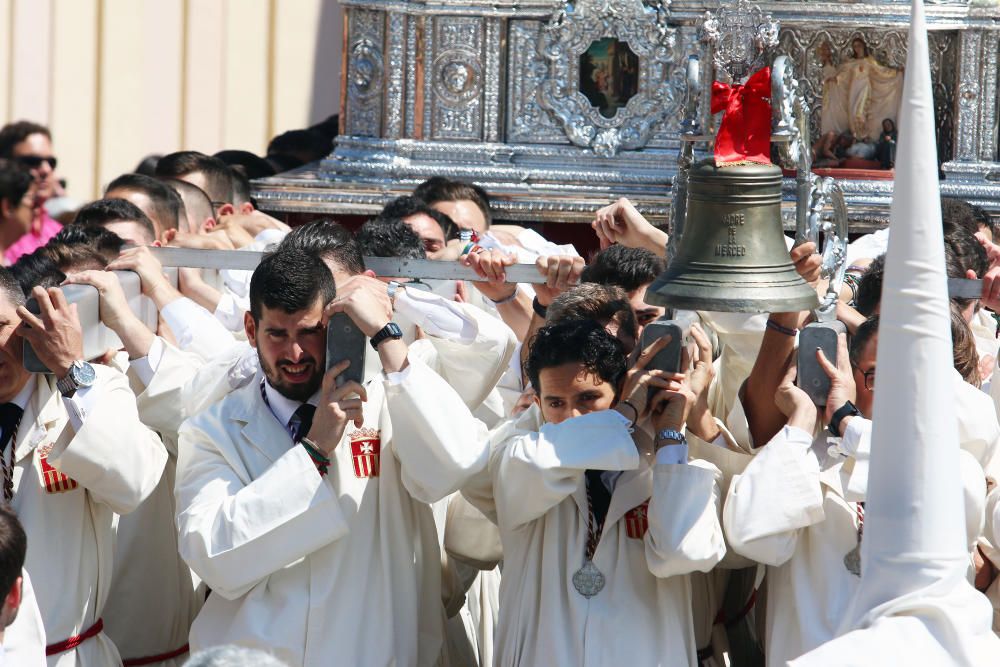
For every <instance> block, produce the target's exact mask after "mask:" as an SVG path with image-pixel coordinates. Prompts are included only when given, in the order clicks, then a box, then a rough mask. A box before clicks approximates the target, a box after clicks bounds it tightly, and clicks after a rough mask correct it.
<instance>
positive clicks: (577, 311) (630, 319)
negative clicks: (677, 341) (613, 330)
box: [545, 283, 639, 339]
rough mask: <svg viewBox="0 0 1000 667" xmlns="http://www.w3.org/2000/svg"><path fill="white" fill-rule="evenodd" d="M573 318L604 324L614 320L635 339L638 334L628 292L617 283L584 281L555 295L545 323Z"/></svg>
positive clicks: (624, 331) (552, 323) (557, 322)
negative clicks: (602, 283)
mask: <svg viewBox="0 0 1000 667" xmlns="http://www.w3.org/2000/svg"><path fill="white" fill-rule="evenodd" d="M573 320H591V321H593V322H597V323H598V324H600V325H601V326H607V325H608V324H610V323H611V322H614V323H616V324H617V325H618V329H619V330H620V331H621V332H622V333H624V334H627V335H629V336H631V337H632V338H633V339H635V338H638V336H639V324H638V323H637V322H636V320H635V311H633V310H632V304H630V303H629V301H628V295H627V294H625V290H623V289H622V288H621V287H616V286H614V285H598V284H596V283H581V284H580V285H575V286H574V287H570V288H569V289H568V290H566V291H565V292H563V293H562V294H560V295H559V296H557V297H556V298H555V299H553V300H552V303H551V304H550V305H549V308H548V312H547V313H546V316H545V323H546V324H547V325H549V326H552V325H554V324H560V323H562V322H570V321H573Z"/></svg>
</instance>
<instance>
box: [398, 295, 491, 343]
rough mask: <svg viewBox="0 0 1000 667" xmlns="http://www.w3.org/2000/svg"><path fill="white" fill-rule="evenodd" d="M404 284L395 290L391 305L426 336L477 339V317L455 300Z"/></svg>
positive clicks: (449, 338)
mask: <svg viewBox="0 0 1000 667" xmlns="http://www.w3.org/2000/svg"><path fill="white" fill-rule="evenodd" d="M403 287H404V289H402V290H401V291H399V292H398V293H397V294H396V299H395V303H394V304H393V307H394V309H395V310H396V312H398V313H399V314H401V315H403V316H404V317H406V318H408V319H409V320H411V321H413V323H414V324H416V325H417V326H419V327H420V328H421V329H423V330H424V332H425V333H427V335H428V336H433V337H435V338H442V339H444V340H452V341H455V342H458V343H465V344H468V343H471V342H473V341H474V340H475V339H476V331H477V326H476V321H475V320H474V319H473V318H471V317H469V316H468V315H466V314H465V313H464V312H463V311H462V308H461V306H459V305H458V304H457V303H454V302H452V301H448V300H447V299H445V298H444V297H442V296H439V295H437V294H434V293H432V292H425V291H423V290H418V289H405V287H406V286H405V285H404V286H403Z"/></svg>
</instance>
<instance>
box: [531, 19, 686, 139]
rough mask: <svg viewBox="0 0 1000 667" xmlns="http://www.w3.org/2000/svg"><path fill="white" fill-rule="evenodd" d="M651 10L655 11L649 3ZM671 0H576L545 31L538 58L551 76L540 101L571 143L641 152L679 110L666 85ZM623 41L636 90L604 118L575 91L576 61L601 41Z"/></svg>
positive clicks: (671, 41) (671, 54)
mask: <svg viewBox="0 0 1000 667" xmlns="http://www.w3.org/2000/svg"><path fill="white" fill-rule="evenodd" d="M650 5H652V6H650ZM668 10H669V0H654V1H653V2H648V3H647V2H643V0H580V1H579V2H576V3H571V2H567V3H566V4H565V5H563V6H562V7H560V8H559V9H558V10H557V11H556V12H555V14H554V15H553V16H552V18H551V19H550V21H549V23H548V25H547V26H546V27H545V28H544V29H543V30H542V33H541V37H540V42H539V46H538V51H539V53H540V54H541V55H542V56H543V57H544V58H545V60H546V61H547V63H548V72H547V75H546V77H545V79H544V80H543V81H542V83H541V84H540V85H539V87H538V102H539V104H540V106H541V107H542V108H543V109H545V110H547V111H548V112H549V113H550V114H552V116H553V117H554V118H555V119H556V120H557V121H558V123H559V125H560V126H561V127H562V129H563V131H564V132H565V133H566V136H567V138H568V139H569V140H570V141H571V142H572V143H573V144H575V145H577V146H582V147H585V148H590V149H592V150H593V151H594V153H595V154H597V155H599V156H601V157H612V156H614V155H616V154H618V153H619V152H620V151H622V150H634V149H637V148H642V147H643V146H645V145H646V143H647V142H648V141H649V139H650V136H651V135H652V133H653V130H654V129H655V127H656V126H657V125H658V124H659V123H660V122H661V121H662V120H663V119H664V118H666V117H667V116H668V115H669V114H671V113H673V112H674V111H675V110H676V107H677V102H676V100H675V95H674V92H673V89H672V87H671V86H669V85H667V84H668V79H669V76H670V65H671V64H672V62H673V59H674V39H675V37H674V29H673V28H670V27H668V26H667V18H668ZM607 38H612V39H616V40H619V41H620V42H625V43H626V44H627V46H628V49H629V50H631V51H632V52H633V53H634V54H635V55H636V56H638V59H639V68H638V69H639V71H638V86H637V92H636V93H635V94H634V95H631V97H630V98H629V99H628V101H627V102H626V103H625V104H624V106H621V107H619V108H617V110H616V112H615V114H614V115H613V116H612V117H611V118H607V117H605V116H603V115H602V114H601V112H600V111H599V110H598V109H597V108H596V107H595V106H593V105H592V104H591V102H590V101H589V100H588V98H587V97H586V96H585V95H584V94H583V93H582V92H581V91H580V57H581V55H583V54H584V53H585V52H587V50H588V49H590V48H591V45H592V44H593V43H594V42H596V41H598V40H601V39H607Z"/></svg>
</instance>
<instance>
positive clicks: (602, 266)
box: [580, 244, 667, 333]
mask: <svg viewBox="0 0 1000 667" xmlns="http://www.w3.org/2000/svg"><path fill="white" fill-rule="evenodd" d="M666 265H667V263H666V261H665V260H664V259H663V258H662V257H659V256H657V255H655V254H654V253H652V252H650V251H649V250H644V249H643V248H626V247H625V246H623V245H618V244H615V245H613V246H611V247H610V248H607V249H605V250H602V251H601V252H599V253H597V255H595V256H594V259H593V260H592V261H591V263H590V264H588V265H587V267H586V268H585V269H584V270H583V274H582V275H581V276H580V280H581V281H583V282H585V283H598V284H600V285H615V286H617V287H621V288H622V289H623V290H625V292H626V293H627V294H628V298H629V301H630V302H631V304H632V310H633V312H634V313H635V319H636V321H637V322H638V323H639V331H640V333H641V332H642V328H643V327H644V326H646V325H647V324H649V323H650V322H652V321H653V320H655V319H658V318H660V317H662V316H663V313H664V311H665V309H664V308H663V307H662V306H651V305H649V304H648V303H646V290H647V289H648V288H649V286H650V284H652V282H653V281H654V280H656V278H657V277H658V276H659V275H660V274H661V273H663V272H664V271H665V270H666Z"/></svg>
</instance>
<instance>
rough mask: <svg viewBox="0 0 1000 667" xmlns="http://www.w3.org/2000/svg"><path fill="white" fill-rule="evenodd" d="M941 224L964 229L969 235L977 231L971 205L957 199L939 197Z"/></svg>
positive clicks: (974, 213)
mask: <svg viewBox="0 0 1000 667" xmlns="http://www.w3.org/2000/svg"><path fill="white" fill-rule="evenodd" d="M941 222H942V224H944V225H946V226H947V225H949V224H951V225H959V226H961V227H965V229H967V230H968V231H969V232H970V233H971V234H975V233H976V232H978V231H979V224H978V223H977V221H976V212H975V210H974V209H973V208H972V204H970V203H969V202H967V201H965V200H963V199H958V198H957V197H941Z"/></svg>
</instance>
